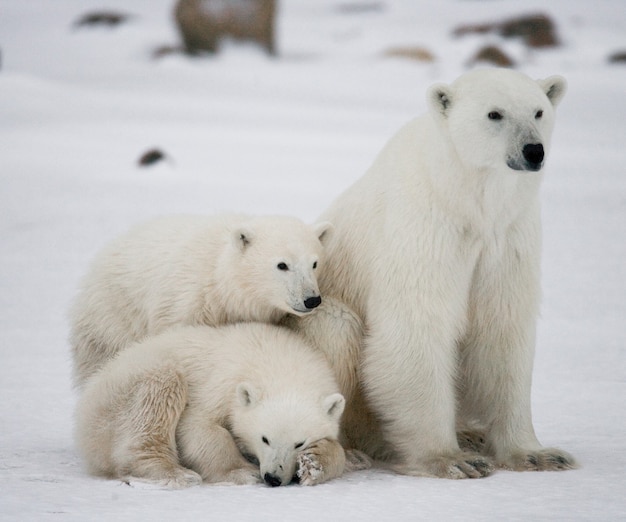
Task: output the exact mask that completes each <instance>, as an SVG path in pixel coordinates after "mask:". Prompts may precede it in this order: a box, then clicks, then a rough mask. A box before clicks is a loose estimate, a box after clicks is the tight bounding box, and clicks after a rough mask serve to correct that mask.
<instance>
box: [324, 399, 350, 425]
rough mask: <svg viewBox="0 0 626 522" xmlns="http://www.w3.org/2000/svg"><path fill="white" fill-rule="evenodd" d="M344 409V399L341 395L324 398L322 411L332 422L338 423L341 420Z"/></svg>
mask: <svg viewBox="0 0 626 522" xmlns="http://www.w3.org/2000/svg"><path fill="white" fill-rule="evenodd" d="M345 407H346V399H344V397H343V395H341V393H333V394H331V395H329V396H328V397H326V398H324V411H325V412H326V414H327V415H328V416H329V417H330V418H331V419H333V420H336V421H338V420H339V419H340V418H341V414H342V413H343V409H344V408H345Z"/></svg>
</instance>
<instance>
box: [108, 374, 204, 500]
mask: <svg viewBox="0 0 626 522" xmlns="http://www.w3.org/2000/svg"><path fill="white" fill-rule="evenodd" d="M186 402H187V384H186V382H185V381H184V380H183V378H182V377H181V376H180V374H179V373H178V372H177V371H176V370H175V369H174V368H170V367H160V368H157V369H156V370H151V371H150V374H149V376H148V377H145V378H144V377H141V378H140V379H139V380H138V381H137V383H136V384H135V386H133V387H132V388H131V389H130V390H129V402H128V405H127V409H126V410H125V411H124V412H123V415H124V422H123V425H122V427H121V429H120V431H119V438H118V440H119V441H120V444H119V446H118V447H117V448H114V450H113V451H114V458H115V460H117V461H118V475H119V476H120V477H124V478H125V479H126V480H129V481H131V480H133V479H135V478H137V479H141V480H145V481H148V482H154V483H157V484H159V485H163V486H165V487H168V488H184V487H188V486H193V485H196V484H199V483H200V482H202V478H201V477H200V475H198V474H197V473H195V472H194V471H192V470H190V469H186V468H183V467H182V466H181V465H180V464H179V461H178V453H177V448H176V439H175V434H176V426H177V424H178V420H179V419H180V416H181V414H182V412H183V410H184V408H185V404H186Z"/></svg>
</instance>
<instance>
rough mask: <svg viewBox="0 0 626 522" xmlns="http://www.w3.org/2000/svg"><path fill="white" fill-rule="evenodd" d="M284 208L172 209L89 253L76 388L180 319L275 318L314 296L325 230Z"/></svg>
mask: <svg viewBox="0 0 626 522" xmlns="http://www.w3.org/2000/svg"><path fill="white" fill-rule="evenodd" d="M331 228H332V227H331V225H330V224H329V223H326V222H324V223H318V224H316V225H307V224H305V223H303V222H302V221H300V220H298V219H296V218H291V217H286V216H280V217H279V216H265V217H254V218H252V217H246V216H239V215H222V216H216V217H203V216H170V217H164V218H158V219H155V220H152V221H149V222H148V223H145V224H143V225H140V226H138V227H136V228H135V229H133V230H131V231H130V232H129V233H127V234H126V235H124V236H122V237H121V238H119V239H117V240H115V241H113V242H112V243H111V244H110V245H109V246H108V247H106V248H105V249H104V250H103V251H102V252H101V253H100V254H99V255H98V256H97V257H96V259H95V261H94V263H93V265H92V267H91V270H90V271H89V273H88V274H87V275H86V277H85V279H84V281H83V285H82V288H81V291H80V292H79V294H78V296H77V298H76V301H75V303H74V305H73V308H72V310H71V312H70V321H71V335H70V340H71V345H72V352H73V359H74V379H75V383H76V384H77V385H78V386H81V385H82V384H83V383H84V382H85V380H86V379H87V378H88V377H89V376H90V375H92V374H93V373H94V372H95V371H96V370H97V369H98V368H100V367H101V366H102V365H103V364H104V363H105V362H106V361H107V360H109V359H110V358H111V357H113V356H114V355H115V354H116V353H117V352H118V351H119V350H121V349H122V348H124V347H126V346H127V345H128V344H130V343H131V342H133V341H138V340H140V339H142V338H144V337H145V336H147V335H154V334H158V333H160V332H162V331H164V330H165V329H167V328H169V327H171V326H174V325H180V324H187V325H199V324H206V325H209V326H217V325H221V324H227V323H235V322H240V321H259V322H267V323H277V322H279V321H280V320H281V319H282V318H283V316H285V314H294V315H298V316H301V315H305V314H307V313H308V312H310V311H311V310H313V309H314V308H316V307H317V306H318V305H319V304H320V303H321V297H320V294H319V290H318V285H317V278H316V269H317V267H318V264H319V263H321V258H322V254H323V245H322V242H325V241H326V239H327V238H328V236H329V232H330V230H331Z"/></svg>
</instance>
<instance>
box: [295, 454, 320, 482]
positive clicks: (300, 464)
mask: <svg viewBox="0 0 626 522" xmlns="http://www.w3.org/2000/svg"><path fill="white" fill-rule="evenodd" d="M297 469H298V471H297V472H296V475H297V477H298V481H299V482H300V484H301V485H303V486H314V485H315V484H319V483H320V482H323V480H324V468H323V467H322V464H321V462H320V461H319V460H318V459H317V458H316V456H315V455H312V454H310V453H304V452H303V453H300V454H299V455H298V460H297Z"/></svg>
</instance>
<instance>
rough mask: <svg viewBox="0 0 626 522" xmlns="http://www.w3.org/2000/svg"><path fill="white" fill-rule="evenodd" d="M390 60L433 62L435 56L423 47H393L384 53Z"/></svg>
mask: <svg viewBox="0 0 626 522" xmlns="http://www.w3.org/2000/svg"><path fill="white" fill-rule="evenodd" d="M385 56H388V57H390V58H406V59H408V60H415V61H416V62H434V61H435V55H434V54H433V53H431V52H430V51H429V50H428V49H426V48H425V47H393V48H391V49H388V50H387V51H385Z"/></svg>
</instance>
